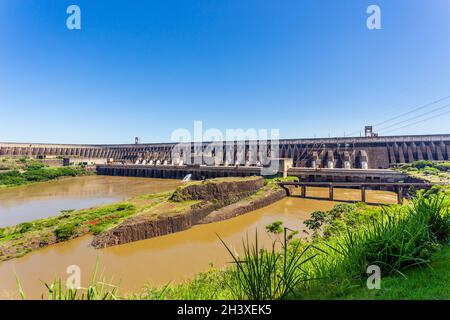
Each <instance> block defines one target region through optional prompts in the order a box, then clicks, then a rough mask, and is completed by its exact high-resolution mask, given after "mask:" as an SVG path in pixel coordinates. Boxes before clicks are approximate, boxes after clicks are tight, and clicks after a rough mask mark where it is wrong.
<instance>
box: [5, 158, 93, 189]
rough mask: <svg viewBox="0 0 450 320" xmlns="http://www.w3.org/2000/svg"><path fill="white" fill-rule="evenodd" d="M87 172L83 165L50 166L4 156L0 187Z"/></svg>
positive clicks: (35, 161) (36, 161) (30, 160)
mask: <svg viewBox="0 0 450 320" xmlns="http://www.w3.org/2000/svg"><path fill="white" fill-rule="evenodd" d="M86 174H88V171H87V170H85V169H84V168H83V167H49V166H47V165H46V164H44V163H42V162H39V161H38V160H34V159H27V158H21V159H17V160H15V159H7V158H3V159H1V160H0V189H1V188H7V187H16V186H21V185H25V184H30V183H35V182H44V181H49V180H54V179H57V178H60V177H75V176H79V175H86Z"/></svg>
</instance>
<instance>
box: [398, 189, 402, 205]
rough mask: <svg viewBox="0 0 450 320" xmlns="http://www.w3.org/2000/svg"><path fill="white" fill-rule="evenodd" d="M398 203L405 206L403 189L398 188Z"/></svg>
mask: <svg viewBox="0 0 450 320" xmlns="http://www.w3.org/2000/svg"><path fill="white" fill-rule="evenodd" d="M397 203H398V204H403V188H402V187H397Z"/></svg>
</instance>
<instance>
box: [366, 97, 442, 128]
mask: <svg viewBox="0 0 450 320" xmlns="http://www.w3.org/2000/svg"><path fill="white" fill-rule="evenodd" d="M448 98H450V95H449V96H446V97H444V98H441V99H438V100H435V101H433V102H430V103H427V104H424V105H422V106H419V107H417V108H414V109H412V110H410V111H407V112H405V113H402V114H400V115H398V116H395V117H393V118H391V119H388V120H385V121H382V122H380V123H377V124H376V125H374V127H378V126H380V125H382V124H385V123H388V122H391V121H392V120H396V119H398V118H401V117H403V116H406V115H408V114H411V113H413V112H416V111H419V110H422V109H424V108H427V107H429V106H432V105H434V104H436V103H439V102H441V101H444V100H447V99H448Z"/></svg>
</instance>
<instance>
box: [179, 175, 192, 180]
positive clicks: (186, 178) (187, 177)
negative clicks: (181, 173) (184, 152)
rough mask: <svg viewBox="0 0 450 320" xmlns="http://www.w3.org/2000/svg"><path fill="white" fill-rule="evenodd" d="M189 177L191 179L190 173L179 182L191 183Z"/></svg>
mask: <svg viewBox="0 0 450 320" xmlns="http://www.w3.org/2000/svg"><path fill="white" fill-rule="evenodd" d="M191 177H192V173H189V174H187V175H186V177H184V178H183V180H181V181H183V182H188V181H191Z"/></svg>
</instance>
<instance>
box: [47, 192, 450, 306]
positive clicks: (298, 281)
mask: <svg viewBox="0 0 450 320" xmlns="http://www.w3.org/2000/svg"><path fill="white" fill-rule="evenodd" d="M367 210H368V212H366V211H367ZM356 212H360V213H362V214H363V216H364V218H362V220H365V221H364V222H362V221H360V219H358V220H357V221H356V223H355V219H354V217H353V216H354V215H355V213H356ZM317 216H319V215H317ZM323 216H324V219H322V218H323ZM338 220H340V222H341V223H342V224H341V225H340V227H339V228H332V227H330V228H329V230H330V231H329V233H328V234H327V235H324V234H319V232H315V235H314V237H313V238H312V239H311V240H305V239H303V240H302V239H298V238H296V239H292V238H289V237H288V236H287V231H288V230H287V229H286V228H283V229H284V238H283V239H281V240H280V239H277V240H274V242H273V243H272V246H270V247H269V248H263V247H260V245H259V243H258V239H257V238H256V239H255V240H254V241H252V242H250V241H249V240H248V239H246V241H245V242H244V243H243V253H242V254H241V255H240V256H238V255H237V254H236V253H235V252H234V251H233V250H231V248H229V247H228V246H227V244H225V243H224V245H225V247H226V248H227V250H228V252H229V254H230V256H231V257H232V259H233V261H234V265H233V266H229V267H227V268H225V269H222V270H217V269H210V270H209V271H207V272H204V273H200V274H198V275H197V276H196V277H195V278H194V279H192V280H191V281H189V282H185V283H181V284H176V285H172V284H167V285H165V286H162V287H159V288H155V287H150V286H147V287H145V288H144V289H143V291H142V292H140V293H135V294H132V295H128V296H122V297H120V296H119V295H118V293H117V291H116V289H117V288H116V287H114V286H112V288H113V289H111V295H110V297H112V296H114V298H120V299H257V300H264V299H450V286H449V284H450V259H449V258H450V247H449V246H448V244H447V243H448V240H449V239H448V237H449V231H450V203H449V198H448V197H446V196H445V195H443V194H439V195H432V196H429V197H424V196H421V195H419V197H418V198H417V199H414V201H413V202H412V203H411V204H409V205H403V206H397V205H396V206H389V207H383V208H369V207H364V206H362V205H360V204H358V205H345V206H342V205H340V206H337V207H336V208H334V209H333V210H331V211H329V212H323V214H322V215H320V221H321V224H322V227H327V226H334V224H335V223H336V221H338ZM274 225H276V226H280V224H279V223H275V224H274ZM355 225H358V226H359V227H358V228H356V227H355ZM311 226H312V224H311ZM275 229H278V228H275ZM312 229H313V230H312V231H313V232H314V231H316V230H317V229H316V228H312ZM274 231H275V233H277V231H279V230H274ZM282 240H284V241H282ZM370 265H377V266H379V267H380V268H381V271H382V278H381V289H380V290H369V289H367V287H366V281H367V277H368V274H367V267H368V266H370ZM56 283H57V282H56ZM103 284H104V283H103ZM93 286H94V287H95V284H94V285H93ZM47 288H48V287H47ZM58 290H59V291H63V292H66V291H64V290H67V289H61V288H59V289H58ZM51 292H52V291H50V290H49V293H51ZM50 296H51V297H54V295H50ZM64 296H67V294H66V295H63V297H64ZM80 297H81V296H80Z"/></svg>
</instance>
